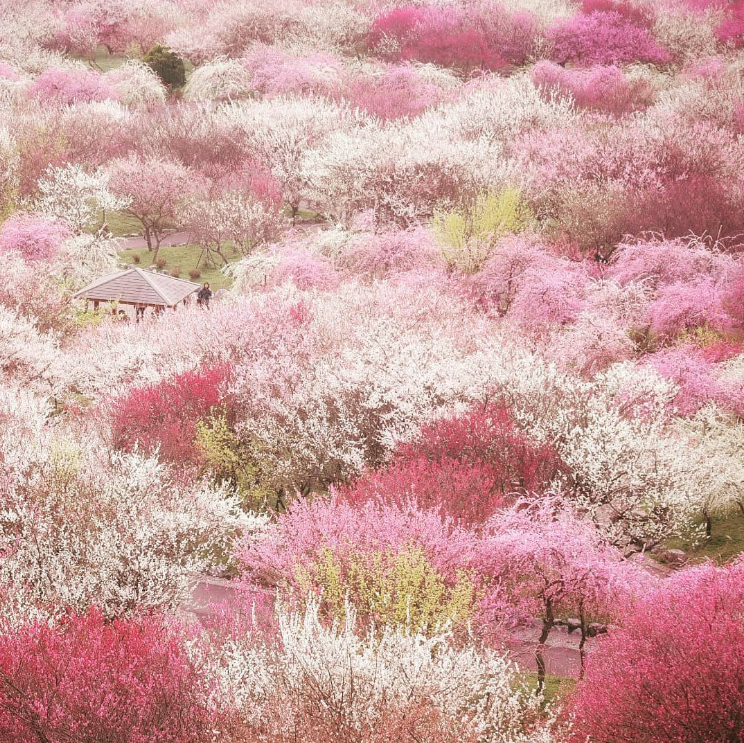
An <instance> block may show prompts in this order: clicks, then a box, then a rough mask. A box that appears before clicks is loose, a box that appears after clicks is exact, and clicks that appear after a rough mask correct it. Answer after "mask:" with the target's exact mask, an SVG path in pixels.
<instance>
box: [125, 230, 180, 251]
mask: <svg viewBox="0 0 744 743" xmlns="http://www.w3.org/2000/svg"><path fill="white" fill-rule="evenodd" d="M190 242H191V233H189V232H169V233H168V234H167V235H165V236H164V237H163V239H162V240H161V241H160V247H161V248H163V247H165V246H167V245H170V246H173V245H188V244H189V243H190ZM119 249H120V250H147V241H146V240H145V238H144V237H142V236H141V235H130V236H128V237H120V238H119Z"/></svg>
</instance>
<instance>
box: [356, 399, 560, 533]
mask: <svg viewBox="0 0 744 743" xmlns="http://www.w3.org/2000/svg"><path fill="white" fill-rule="evenodd" d="M562 469H563V467H562V464H561V461H560V458H559V457H558V455H557V453H556V452H555V450H554V449H553V448H552V447H551V446H549V445H546V444H542V445H541V444H538V443H536V442H533V441H531V440H530V439H529V437H528V436H526V435H524V434H523V433H521V432H520V431H519V430H518V429H517V428H516V426H515V425H514V422H513V420H512V418H511V416H510V414H509V412H508V411H507V410H506V409H505V408H503V407H501V406H498V405H493V404H491V405H483V406H479V407H476V408H474V409H473V410H471V411H469V412H468V413H465V414H463V415H460V416H457V417H454V418H451V419H443V420H441V421H437V422H436V423H433V424H430V425H428V426H425V427H424V428H423V429H422V430H421V432H420V433H419V435H418V436H417V437H416V438H415V439H414V440H413V441H411V442H409V443H406V444H403V445H401V446H400V447H399V448H398V449H397V450H396V451H395V452H394V454H393V460H392V462H391V464H390V465H389V466H387V467H385V468H383V469H381V470H378V471H377V472H370V473H368V474H366V475H365V476H363V477H362V478H360V479H359V480H357V481H356V482H355V483H353V484H352V485H350V486H347V487H345V488H343V489H342V490H341V495H342V497H344V498H345V499H347V500H349V501H350V502H352V503H356V504H363V503H366V502H367V501H370V500H372V501H376V502H379V503H390V504H395V505H396V506H399V507H402V506H405V504H406V503H416V504H417V505H418V507H419V508H423V509H427V510H429V509H431V510H435V511H438V512H439V513H440V514H442V515H443V516H446V517H452V518H454V519H456V520H458V521H463V522H465V523H477V522H483V521H486V520H487V519H488V518H490V517H491V516H492V515H493V514H494V513H496V511H497V510H498V509H500V508H501V507H503V506H504V505H505V504H507V503H508V502H509V501H510V500H513V499H514V498H515V497H517V496H518V495H520V494H523V493H531V492H544V491H545V490H546V489H547V488H548V487H549V485H550V483H551V482H552V481H553V480H555V479H556V478H557V477H558V475H559V474H560V473H561V471H562Z"/></svg>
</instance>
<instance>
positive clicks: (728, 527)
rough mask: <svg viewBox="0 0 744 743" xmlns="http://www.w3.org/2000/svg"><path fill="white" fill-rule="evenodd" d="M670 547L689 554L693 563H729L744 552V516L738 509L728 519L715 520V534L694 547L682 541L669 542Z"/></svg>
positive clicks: (719, 518)
mask: <svg viewBox="0 0 744 743" xmlns="http://www.w3.org/2000/svg"><path fill="white" fill-rule="evenodd" d="M667 546H668V547H670V548H672V549H681V550H684V551H685V552H687V554H688V555H689V557H690V560H691V561H693V562H702V561H703V560H714V561H715V562H717V563H719V564H723V563H725V562H729V561H730V560H732V559H733V558H734V557H736V556H737V555H739V554H741V553H742V552H744V514H742V512H741V511H740V510H739V509H738V508H737V509H736V510H735V511H732V512H731V513H730V514H729V515H728V516H727V517H726V518H721V517H718V518H714V519H713V533H712V535H711V537H710V539H707V540H704V541H703V542H702V543H701V544H698V545H693V544H691V543H689V542H686V541H684V540H682V539H673V540H670V541H669V544H668V545H667Z"/></svg>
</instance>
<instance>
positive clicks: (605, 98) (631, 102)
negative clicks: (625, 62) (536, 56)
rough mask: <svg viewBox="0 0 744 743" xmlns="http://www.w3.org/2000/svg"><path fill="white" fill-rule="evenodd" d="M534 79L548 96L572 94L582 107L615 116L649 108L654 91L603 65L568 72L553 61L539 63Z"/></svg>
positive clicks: (646, 84) (645, 84)
mask: <svg viewBox="0 0 744 743" xmlns="http://www.w3.org/2000/svg"><path fill="white" fill-rule="evenodd" d="M531 76H532V80H533V82H534V83H535V85H537V86H538V87H539V88H541V90H543V91H544V92H545V94H546V95H551V94H555V93H556V92H557V93H559V94H561V95H568V96H570V97H571V98H573V100H574V101H576V104H577V105H578V106H581V107H582V108H589V109H594V110H597V111H606V112H608V113H611V114H614V115H615V116H622V115H623V114H626V113H631V112H632V111H635V110H638V109H642V108H645V107H646V106H647V105H648V104H649V103H650V101H651V97H652V91H651V87H650V85H649V83H648V82H647V81H645V80H629V79H628V78H627V77H626V76H625V75H624V74H623V72H622V70H620V69H619V68H618V67H614V66H608V67H603V66H601V65H599V66H594V67H589V68H587V69H567V68H564V67H561V66H560V65H556V64H554V63H552V62H548V61H542V62H538V63H537V64H536V65H535V66H534V67H533V68H532V72H531Z"/></svg>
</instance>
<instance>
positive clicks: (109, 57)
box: [84, 45, 129, 72]
mask: <svg viewBox="0 0 744 743" xmlns="http://www.w3.org/2000/svg"><path fill="white" fill-rule="evenodd" d="M84 61H85V62H86V64H87V65H88V66H89V67H92V68H93V69H94V70H98V71H99V72H108V71H109V70H115V69H116V68H117V67H121V66H122V65H123V64H125V63H126V62H128V61H129V57H127V56H126V55H124V54H109V52H108V49H106V47H105V46H103V45H99V46H98V49H96V56H95V57H94V58H93V59H85V60H84Z"/></svg>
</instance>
